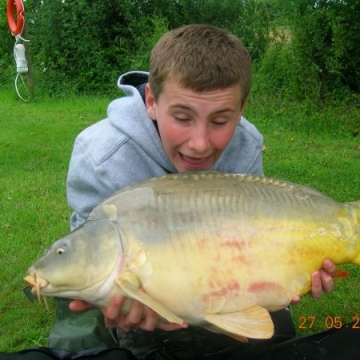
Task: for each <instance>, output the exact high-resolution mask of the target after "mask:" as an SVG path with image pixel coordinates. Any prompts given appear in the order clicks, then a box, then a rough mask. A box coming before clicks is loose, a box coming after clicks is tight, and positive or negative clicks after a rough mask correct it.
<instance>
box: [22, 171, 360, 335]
mask: <svg viewBox="0 0 360 360" xmlns="http://www.w3.org/2000/svg"><path fill="white" fill-rule="evenodd" d="M64 244H66V246H65V247H64ZM59 249H61V251H59ZM60 253H61V254H60ZM327 258H329V259H331V260H332V261H334V262H335V263H337V264H342V263H345V262H348V263H353V264H356V265H360V202H352V203H339V202H336V201H334V200H332V199H331V198H329V197H327V196H325V195H324V194H322V193H320V192H319V191H317V190H315V189H312V188H310V187H307V186H302V185H299V184H295V183H290V182H286V181H281V180H276V179H269V178H265V177H259V176H251V175H242V174H223V173H219V172H212V171H204V172H193V173H182V174H171V175H167V176H162V177H158V178H153V179H149V180H147V181H144V182H142V183H139V184H136V185H133V186H129V187H127V188H124V189H122V190H121V191H119V192H117V193H115V194H114V195H113V196H111V197H109V198H108V199H106V200H104V201H103V202H102V203H100V204H99V205H98V206H96V207H95V208H94V209H93V211H92V212H91V213H90V215H89V218H88V221H87V222H86V223H85V224H84V225H83V226H82V227H80V228H79V229H77V230H75V231H74V232H73V233H71V234H70V235H68V236H66V237H64V238H63V239H61V240H58V241H57V242H55V243H54V244H53V245H52V247H51V248H50V250H49V251H48V252H47V254H46V255H45V256H44V257H43V258H41V259H40V260H39V261H38V262H35V263H34V265H32V266H31V267H30V268H29V270H28V273H27V276H26V277H25V281H26V282H28V283H29V284H30V285H32V286H33V292H34V293H35V294H37V295H39V296H40V295H44V296H60V297H72V298H79V299H83V300H85V301H88V302H90V303H93V304H95V305H99V306H107V304H108V303H109V301H110V299H111V298H112V297H113V296H114V295H115V294H123V295H125V296H126V297H127V298H128V299H136V300H138V301H140V302H142V303H143V304H145V305H146V306H148V307H150V308H152V309H153V310H154V311H156V312H157V313H158V314H159V315H160V316H161V317H162V318H163V320H164V321H170V322H175V323H182V322H184V321H185V322H187V323H189V324H193V325H197V326H202V327H204V328H206V329H209V330H211V331H218V332H222V333H224V334H226V335H228V336H231V337H234V338H236V339H238V340H240V341H244V340H246V338H257V339H264V338H269V337H271V336H272V335H273V331H274V326H273V323H272V320H271V317H270V315H269V311H270V312H271V311H276V310H279V309H282V308H285V307H286V306H287V305H288V304H289V303H290V302H291V300H292V299H293V298H294V296H296V295H302V294H303V293H305V292H307V291H309V289H310V286H311V284H310V280H311V274H312V273H313V272H314V271H315V270H318V269H320V268H321V266H322V263H323V261H324V260H325V259H327ZM84 259H94V260H93V261H92V262H91V263H88V264H87V265H86V267H84V265H83V263H84ZM102 264H103V265H102ZM74 274H76V279H74ZM80 284H81V286H80ZM143 290H144V291H143ZM124 311H126V310H124Z"/></svg>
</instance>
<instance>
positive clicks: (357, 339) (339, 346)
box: [0, 322, 360, 360]
mask: <svg viewBox="0 0 360 360" xmlns="http://www.w3.org/2000/svg"><path fill="white" fill-rule="evenodd" d="M359 325H360V324H359V323H355V322H354V323H349V324H346V325H344V326H343V327H342V328H341V329H331V330H328V331H324V332H321V333H318V334H314V335H310V336H304V337H299V338H294V339H291V340H288V341H285V342H283V343H281V344H277V345H274V346H272V347H270V348H268V349H262V348H261V346H259V347H257V346H251V347H249V348H247V347H246V346H245V347H243V348H241V350H235V349H224V351H222V352H221V353H217V354H207V355H206V356H205V357H201V356H198V355H197V356H196V357H192V356H190V357H189V356H185V357H184V356H182V355H178V356H177V355H174V354H173V352H172V351H171V352H170V351H169V349H168V350H166V349H165V350H163V351H161V350H159V351H157V352H154V353H152V354H149V356H146V360H183V359H187V360H198V359H201V358H203V359H208V360H323V359H326V360H339V359H340V360H356V359H360V326H359ZM179 354H181V352H180V353H179ZM0 360H137V359H136V358H135V357H134V356H133V355H132V354H131V353H130V352H129V351H127V350H124V349H120V348H112V349H104V348H103V349H91V350H84V351H81V352H78V353H73V352H68V351H65V350H57V349H51V348H34V349H28V350H23V351H19V352H16V353H0Z"/></svg>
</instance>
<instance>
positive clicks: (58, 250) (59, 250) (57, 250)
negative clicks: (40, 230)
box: [56, 247, 65, 255]
mask: <svg viewBox="0 0 360 360" xmlns="http://www.w3.org/2000/svg"><path fill="white" fill-rule="evenodd" d="M64 252H65V250H64V248H61V247H60V248H57V249H56V253H57V254H58V255H61V254H63V253H64Z"/></svg>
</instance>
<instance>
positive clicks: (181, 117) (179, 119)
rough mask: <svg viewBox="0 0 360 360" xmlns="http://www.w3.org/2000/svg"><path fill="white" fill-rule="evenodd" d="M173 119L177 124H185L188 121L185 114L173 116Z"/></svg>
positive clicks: (188, 118)
mask: <svg viewBox="0 0 360 360" xmlns="http://www.w3.org/2000/svg"><path fill="white" fill-rule="evenodd" d="M174 119H175V120H176V121H177V122H181V123H186V122H188V121H190V117H189V116H187V115H186V114H175V115H174Z"/></svg>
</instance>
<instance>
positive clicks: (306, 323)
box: [298, 315, 360, 329]
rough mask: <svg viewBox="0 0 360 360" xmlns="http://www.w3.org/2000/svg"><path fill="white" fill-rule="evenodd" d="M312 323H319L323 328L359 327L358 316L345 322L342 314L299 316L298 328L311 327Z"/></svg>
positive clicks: (359, 317)
mask: <svg viewBox="0 0 360 360" xmlns="http://www.w3.org/2000/svg"><path fill="white" fill-rule="evenodd" d="M314 325H321V326H323V327H324V328H325V329H340V328H342V327H343V326H346V327H349V328H351V329H360V316H357V315H356V316H353V317H352V322H351V323H345V321H344V319H343V317H342V316H325V317H324V318H320V317H317V316H310V315H309V316H299V324H298V328H299V329H311V328H313V327H314Z"/></svg>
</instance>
